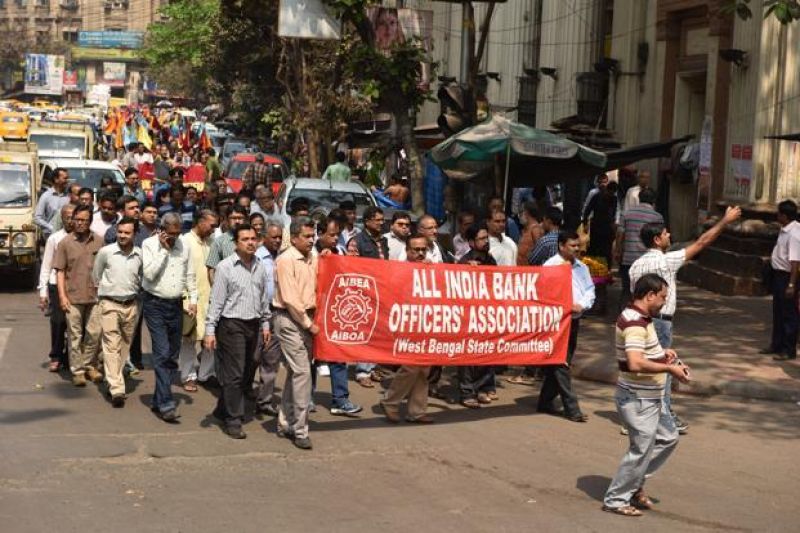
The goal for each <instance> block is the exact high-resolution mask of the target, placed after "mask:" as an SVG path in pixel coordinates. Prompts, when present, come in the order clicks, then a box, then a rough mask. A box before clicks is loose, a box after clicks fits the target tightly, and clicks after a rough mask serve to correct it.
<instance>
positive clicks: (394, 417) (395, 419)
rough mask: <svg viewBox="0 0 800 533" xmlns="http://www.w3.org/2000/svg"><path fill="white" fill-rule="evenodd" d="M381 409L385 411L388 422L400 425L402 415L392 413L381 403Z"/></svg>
mask: <svg viewBox="0 0 800 533" xmlns="http://www.w3.org/2000/svg"><path fill="white" fill-rule="evenodd" d="M381 409H383V414H384V415H385V416H386V421H387V422H389V423H391V424H399V423H400V415H399V414H397V412H396V411H392V410H390V409H387V408H386V406H385V405H383V402H381Z"/></svg>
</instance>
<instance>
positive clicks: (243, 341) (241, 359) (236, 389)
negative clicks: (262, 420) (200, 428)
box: [214, 318, 260, 427]
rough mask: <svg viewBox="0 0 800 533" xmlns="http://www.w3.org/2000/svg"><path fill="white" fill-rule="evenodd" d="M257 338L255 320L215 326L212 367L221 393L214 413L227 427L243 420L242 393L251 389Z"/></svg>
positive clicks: (224, 320) (226, 321)
mask: <svg viewBox="0 0 800 533" xmlns="http://www.w3.org/2000/svg"><path fill="white" fill-rule="evenodd" d="M259 334H260V333H259V321H258V319H255V320H239V319H237V318H221V319H220V320H219V324H218V325H217V330H216V337H217V351H216V353H215V354H214V364H215V367H216V371H217V379H218V380H219V384H220V387H221V388H222V391H221V392H220V395H219V399H218V401H217V408H216V409H215V411H214V413H215V416H217V417H218V418H221V419H222V420H223V421H224V422H225V425H226V426H227V427H241V425H242V421H243V420H244V404H245V392H246V391H248V390H249V389H251V388H252V387H253V376H254V375H255V365H256V362H255V357H254V354H255V350H256V345H257V343H258V336H259Z"/></svg>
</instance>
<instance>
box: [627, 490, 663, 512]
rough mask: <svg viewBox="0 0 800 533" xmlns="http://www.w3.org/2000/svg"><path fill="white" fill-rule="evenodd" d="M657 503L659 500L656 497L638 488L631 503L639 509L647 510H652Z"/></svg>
mask: <svg viewBox="0 0 800 533" xmlns="http://www.w3.org/2000/svg"><path fill="white" fill-rule="evenodd" d="M656 503H658V500H657V499H655V498H650V497H649V496H648V495H647V494H645V493H644V490H643V489H639V490H637V491H636V492H635V493H634V494H633V498H631V505H633V506H634V507H636V508H637V509H644V510H646V511H650V510H652V509H653V507H654V506H655V504H656Z"/></svg>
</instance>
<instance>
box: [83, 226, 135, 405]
mask: <svg viewBox="0 0 800 533" xmlns="http://www.w3.org/2000/svg"><path fill="white" fill-rule="evenodd" d="M137 224H138V223H137V221H136V220H135V219H133V218H129V217H124V218H122V220H120V221H119V222H117V226H116V230H117V242H115V243H113V244H109V245H108V246H104V247H103V248H101V249H100V251H99V252H97V257H96V258H95V261H94V269H93V271H92V277H93V279H94V283H95V285H96V286H97V296H98V300H99V302H98V304H97V305H98V307H99V310H100V324H101V326H102V328H103V332H102V337H101V338H102V345H103V369H104V370H105V374H106V382H107V383H108V393H109V395H110V396H111V405H112V406H114V407H118V408H119V407H124V406H125V377H124V376H123V374H122V369H123V368H125V361H126V360H127V354H123V346H130V343H131V339H132V338H133V330H134V329H135V328H136V319H137V318H138V314H139V309H138V305H137V300H136V298H137V296H138V295H139V290H140V289H141V287H142V250H141V248H139V247H138V246H134V245H133V236H134V234H135V233H136V226H137Z"/></svg>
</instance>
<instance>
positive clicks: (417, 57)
mask: <svg viewBox="0 0 800 533" xmlns="http://www.w3.org/2000/svg"><path fill="white" fill-rule="evenodd" d="M347 59H348V61H347V65H346V68H347V71H348V74H349V75H351V76H353V77H354V78H356V79H360V80H362V81H363V82H364V93H365V94H366V95H367V96H369V97H370V98H371V99H372V100H374V101H377V100H380V99H384V100H385V99H387V98H388V99H397V98H400V99H402V100H404V101H405V102H406V103H407V105H408V106H409V107H411V108H414V109H415V110H416V109H419V107H420V106H421V105H422V104H423V103H425V101H426V99H427V97H428V94H429V92H430V91H429V89H428V88H427V87H422V86H421V85H420V84H419V80H420V76H421V72H420V69H421V66H422V63H423V62H429V61H430V58H429V57H428V56H427V54H426V53H425V50H424V49H423V48H422V47H421V46H420V45H419V43H418V42H417V41H407V42H405V43H402V44H399V45H396V46H395V47H393V48H392V53H391V54H390V55H384V54H382V53H381V52H380V51H378V50H376V49H375V48H373V47H372V46H369V45H364V44H363V43H362V44H360V45H358V46H354V47H353V48H352V50H351V55H350V57H348V58H347Z"/></svg>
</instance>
